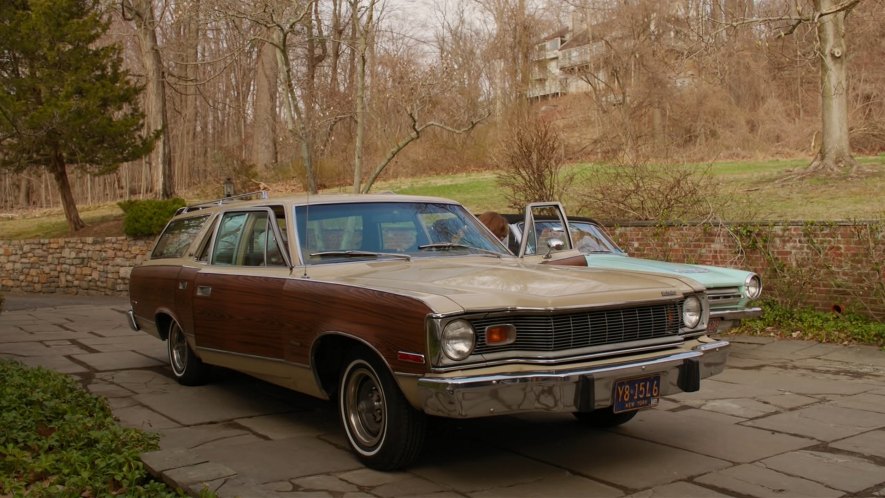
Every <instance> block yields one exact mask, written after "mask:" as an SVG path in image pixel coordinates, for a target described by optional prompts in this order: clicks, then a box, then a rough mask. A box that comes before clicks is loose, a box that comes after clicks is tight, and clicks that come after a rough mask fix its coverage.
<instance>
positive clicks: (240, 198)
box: [175, 190, 268, 216]
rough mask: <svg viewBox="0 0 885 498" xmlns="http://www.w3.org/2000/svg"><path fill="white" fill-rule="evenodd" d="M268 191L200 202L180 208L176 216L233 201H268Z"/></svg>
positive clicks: (257, 191)
mask: <svg viewBox="0 0 885 498" xmlns="http://www.w3.org/2000/svg"><path fill="white" fill-rule="evenodd" d="M267 194H268V191H267V190H256V191H254V192H246V193H245V194H237V195H231V196H228V197H222V198H220V199H215V200H214V201H206V202H200V203H197V204H191V205H189V206H185V207H182V208H178V210H177V211H175V215H176V216H178V215H179V214H183V213H189V212H191V211H199V210H200V209H206V208H210V207H212V206H221V205H222V204H225V203H228V202H232V201H243V200H254V199H267Z"/></svg>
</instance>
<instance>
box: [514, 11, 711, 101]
mask: <svg viewBox="0 0 885 498" xmlns="http://www.w3.org/2000/svg"><path fill="white" fill-rule="evenodd" d="M676 5H677V6H678V5H679V3H678V2H677V3H676ZM667 10H669V11H670V12H667V14H669V15H671V16H676V17H677V18H678V17H683V18H684V16H683V15H682V13H681V11H680V10H679V8H676V7H673V6H670V7H668V9H667ZM663 17H664V16H663V15H662V16H656V15H655V14H651V15H649V16H648V17H645V18H644V19H645V20H644V21H642V23H641V25H640V26H638V28H639V29H636V28H637V26H619V25H617V24H616V23H612V22H610V21H606V20H595V22H590V21H588V19H589V17H588V16H583V15H580V14H577V13H576V14H573V16H572V20H571V23H570V26H568V27H565V28H561V29H560V30H558V31H556V32H555V33H553V34H551V35H549V36H547V37H546V38H544V39H543V40H541V41H539V42H538V43H537V44H536V45H535V47H534V50H533V52H532V72H531V83H530V85H529V89H528V91H527V97H528V98H530V99H543V98H550V97H557V96H560V95H564V94H575V93H585V92H591V91H595V92H596V98H599V99H603V100H605V101H607V102H608V103H610V104H617V103H618V102H617V101H618V99H619V97H618V95H617V93H618V92H617V91H616V88H617V86H618V83H617V82H616V81H615V80H616V78H618V77H620V78H630V79H632V78H634V76H635V74H634V72H635V62H631V59H632V60H633V61H636V60H639V59H640V57H642V56H650V57H651V58H656V59H666V60H668V61H672V62H674V63H673V64H669V68H670V71H672V72H671V73H670V74H668V75H667V76H668V78H669V79H670V81H671V84H672V85H673V87H674V88H682V87H685V86H689V85H691V84H692V82H693V81H694V79H695V78H696V72H697V71H696V67H695V66H694V65H693V64H691V63H689V64H685V63H682V64H680V63H676V62H677V61H678V60H679V59H680V56H679V53H680V52H681V51H683V49H684V48H685V47H684V46H683V43H682V42H681V41H680V39H679V35H678V34H677V32H678V30H677V29H674V28H673V26H668V25H667V24H666V22H664V20H663V19H662V18H663ZM638 33H642V35H643V36H637V34H638ZM642 51H646V52H645V53H644V54H641V52H642Z"/></svg>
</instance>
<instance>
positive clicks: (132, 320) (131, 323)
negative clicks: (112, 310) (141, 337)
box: [126, 309, 141, 332]
mask: <svg viewBox="0 0 885 498" xmlns="http://www.w3.org/2000/svg"><path fill="white" fill-rule="evenodd" d="M126 316H127V317H129V327H130V328H131V329H132V330H134V331H136V332H138V331H139V330H141V328H140V327H139V326H138V322H136V321H135V312H134V311H132V310H131V309H130V310H129V311H127V312H126Z"/></svg>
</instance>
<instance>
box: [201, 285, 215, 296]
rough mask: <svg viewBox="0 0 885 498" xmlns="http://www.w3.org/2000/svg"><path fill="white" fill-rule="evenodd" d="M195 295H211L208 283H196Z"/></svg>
mask: <svg viewBox="0 0 885 498" xmlns="http://www.w3.org/2000/svg"><path fill="white" fill-rule="evenodd" d="M197 295H198V296H200V297H209V296H211V295H212V287H209V286H208V285H198V286H197Z"/></svg>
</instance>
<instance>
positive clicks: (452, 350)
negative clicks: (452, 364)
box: [440, 320, 476, 361]
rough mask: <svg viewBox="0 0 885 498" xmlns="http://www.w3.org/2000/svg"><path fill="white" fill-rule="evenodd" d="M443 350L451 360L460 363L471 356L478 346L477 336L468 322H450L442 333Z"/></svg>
mask: <svg viewBox="0 0 885 498" xmlns="http://www.w3.org/2000/svg"><path fill="white" fill-rule="evenodd" d="M440 342H442V350H443V352H444V353H445V354H446V356H448V357H449V358H451V359H453V360H456V361H459V360H463V359H464V358H467V357H468V356H470V353H472V352H473V346H474V345H475V344H476V334H474V332H473V327H471V326H470V324H469V323H468V322H467V321H466V320H455V321H452V322H449V324H448V325H446V327H445V328H444V329H443V331H442V337H441V341H440Z"/></svg>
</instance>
